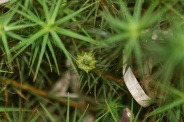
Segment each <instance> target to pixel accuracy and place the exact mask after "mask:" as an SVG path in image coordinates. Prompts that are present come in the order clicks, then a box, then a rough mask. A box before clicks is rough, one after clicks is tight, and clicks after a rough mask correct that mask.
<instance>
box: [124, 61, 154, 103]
mask: <svg viewBox="0 0 184 122" xmlns="http://www.w3.org/2000/svg"><path fill="white" fill-rule="evenodd" d="M123 77H124V81H125V84H126V86H127V88H128V90H129V91H130V93H131V95H132V96H133V98H134V99H135V100H136V101H137V103H138V104H140V105H141V106H142V107H147V106H149V105H150V102H149V101H150V100H151V98H150V97H148V96H147V95H146V93H145V92H144V90H143V89H142V87H141V86H140V84H139V82H138V81H137V79H136V77H135V75H134V74H133V72H132V70H131V69H130V67H128V68H127V66H126V64H125V65H124V67H123Z"/></svg>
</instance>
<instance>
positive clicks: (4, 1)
mask: <svg viewBox="0 0 184 122" xmlns="http://www.w3.org/2000/svg"><path fill="white" fill-rule="evenodd" d="M6 2H9V0H0V5H1V4H3V3H6Z"/></svg>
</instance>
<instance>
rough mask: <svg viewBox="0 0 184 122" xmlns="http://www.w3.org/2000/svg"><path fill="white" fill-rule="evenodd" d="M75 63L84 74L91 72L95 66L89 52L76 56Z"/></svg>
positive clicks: (93, 58) (91, 54)
mask: <svg viewBox="0 0 184 122" xmlns="http://www.w3.org/2000/svg"><path fill="white" fill-rule="evenodd" d="M76 63H77V66H78V68H79V69H81V70H84V71H85V72H86V73H88V72H89V71H91V70H93V69H94V68H95V65H96V60H95V57H94V55H93V53H91V52H82V53H81V54H80V55H78V56H77V59H76Z"/></svg>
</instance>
